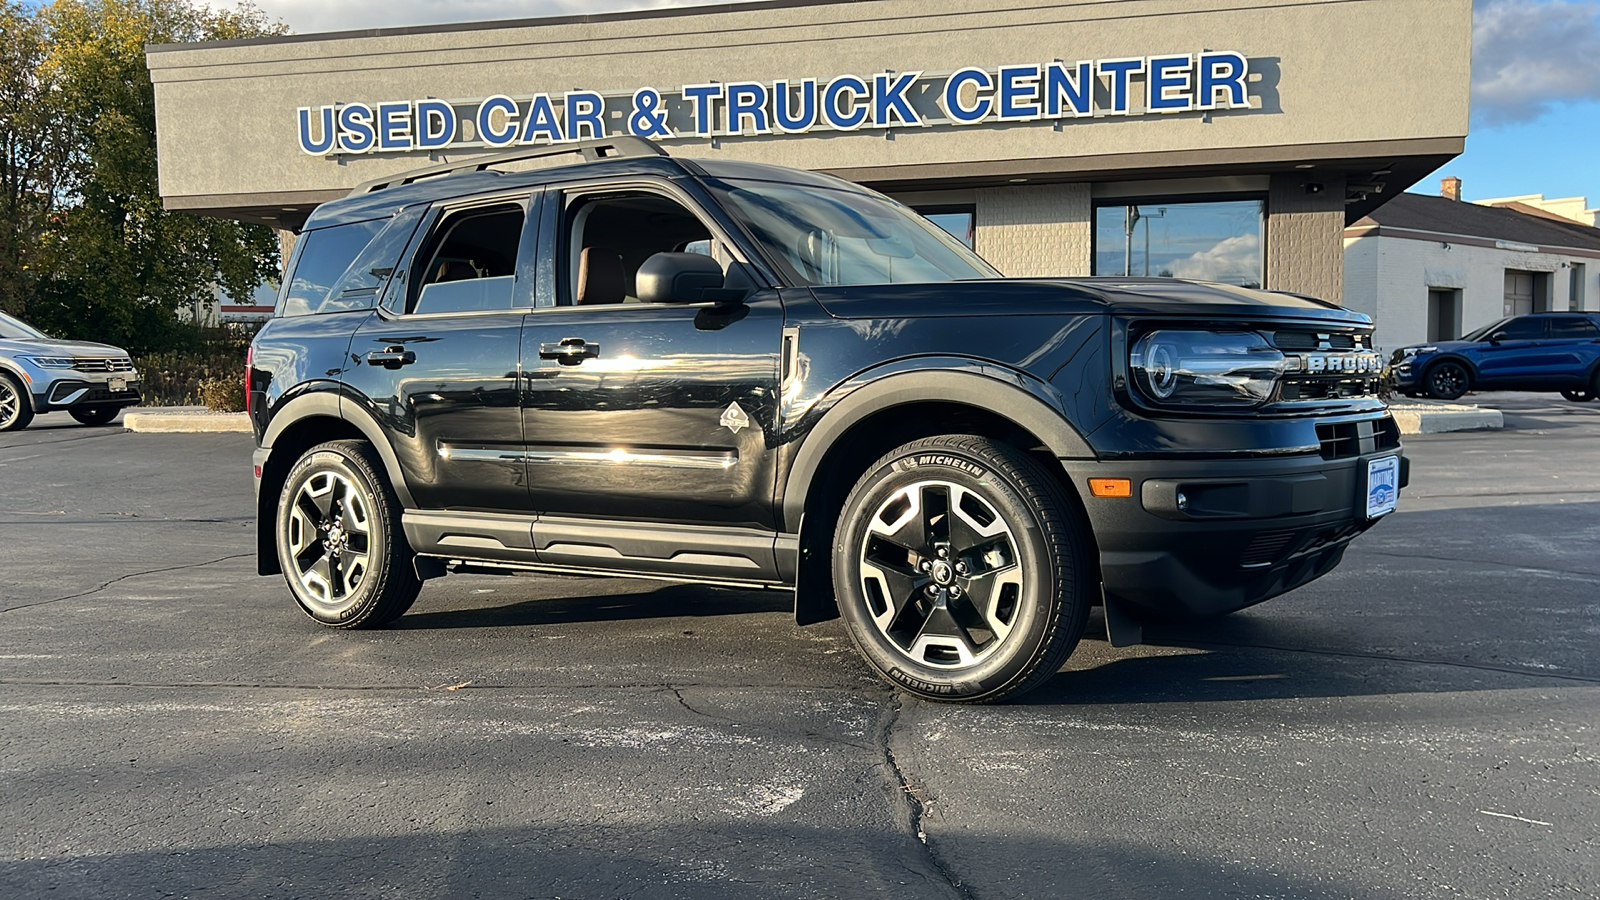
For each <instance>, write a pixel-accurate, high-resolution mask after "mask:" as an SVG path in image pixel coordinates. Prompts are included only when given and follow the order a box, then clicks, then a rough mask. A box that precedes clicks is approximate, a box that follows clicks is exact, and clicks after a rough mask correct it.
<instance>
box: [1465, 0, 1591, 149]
mask: <svg viewBox="0 0 1600 900" xmlns="http://www.w3.org/2000/svg"><path fill="white" fill-rule="evenodd" d="M1597 99H1600V2H1595V0H1581V2H1580V0H1542V2H1541V0H1482V2H1479V3H1478V5H1477V10H1476V12H1475V14H1474V15H1473V27H1472V106H1473V109H1472V111H1473V115H1474V116H1475V117H1476V118H1478V119H1479V121H1481V122H1482V123H1483V124H1485V125H1489V126H1494V125H1503V124H1507V123H1511V122H1526V121H1531V120H1533V119H1537V118H1539V117H1540V116H1542V115H1544V114H1545V113H1546V112H1548V111H1549V110H1550V107H1551V105H1552V104H1556V103H1561V102H1564V101H1572V100H1580V101H1581V100H1597Z"/></svg>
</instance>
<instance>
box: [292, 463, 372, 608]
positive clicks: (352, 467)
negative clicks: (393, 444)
mask: <svg viewBox="0 0 1600 900" xmlns="http://www.w3.org/2000/svg"><path fill="white" fill-rule="evenodd" d="M324 472H334V473H337V474H339V475H343V476H344V477H346V478H348V479H350V482H351V483H352V484H354V485H356V487H357V489H358V490H360V491H361V492H362V493H363V495H364V496H363V497H362V500H363V501H364V502H365V503H366V504H367V509H368V515H367V520H368V531H367V534H368V538H367V546H368V548H369V549H368V563H367V567H368V571H367V574H366V575H365V576H364V577H363V578H362V579H361V584H360V585H359V586H358V587H357V588H356V590H355V593H354V595H353V596H352V597H351V598H350V599H347V600H346V601H345V603H344V605H343V606H342V607H340V608H338V609H337V610H333V611H330V610H329V609H328V608H326V607H325V606H324V605H323V604H322V603H321V601H319V600H317V599H316V598H315V597H310V596H308V595H307V594H306V591H305V588H304V586H303V585H301V584H300V580H299V577H298V575H297V573H296V569H295V565H294V559H293V556H292V551H291V549H290V543H289V514H290V511H291V509H292V507H293V503H294V498H295V496H296V495H297V494H298V493H299V492H300V488H301V487H303V486H304V485H305V483H306V482H307V481H310V480H311V479H312V478H313V477H315V476H317V475H320V474H322V473H324ZM381 503H383V498H382V495H381V491H380V488H379V486H378V485H375V484H373V483H372V479H370V478H368V477H367V474H366V472H364V471H363V470H362V467H361V466H360V465H357V464H356V463H355V462H354V461H353V460H352V459H351V457H350V456H348V455H346V454H345V453H344V452H343V451H341V450H338V449H335V448H332V447H322V448H318V449H315V450H313V451H312V452H310V453H308V454H306V455H305V456H304V457H302V458H301V459H300V461H299V462H297V463H295V466H294V468H293V469H291V470H290V472H289V477H288V478H287V479H286V480H285V481H284V484H283V493H282V494H280V495H279V497H278V515H277V518H276V520H275V522H274V523H273V527H274V528H276V529H277V531H276V534H275V537H276V543H277V545H278V564H279V565H280V566H281V567H282V568H283V574H284V580H285V581H286V582H288V585H289V592H290V593H292V594H293V595H294V599H295V602H296V603H298V604H299V605H300V608H301V609H302V610H304V611H305V613H306V615H309V616H310V617H311V618H313V619H316V620H317V621H318V622H322V623H323V624H326V625H335V626H340V627H347V628H348V627H352V626H355V625H358V624H360V623H361V622H362V620H364V619H365V618H366V617H367V616H369V615H371V614H372V611H373V608H374V607H375V606H376V605H377V602H378V599H379V590H380V586H381V585H382V584H383V583H384V581H385V578H384V576H385V575H387V569H388V568H389V567H390V566H392V565H394V560H393V559H391V558H390V557H391V553H390V549H389V548H390V539H389V534H388V532H387V527H388V521H387V517H386V516H384V515H382V514H381V510H380V508H379V504H381Z"/></svg>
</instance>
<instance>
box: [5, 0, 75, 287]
mask: <svg viewBox="0 0 1600 900" xmlns="http://www.w3.org/2000/svg"><path fill="white" fill-rule="evenodd" d="M47 55H48V47H47V44H46V42H45V35H44V29H43V28H42V27H41V24H40V22H39V21H38V19H37V18H36V17H35V16H34V15H32V14H31V13H30V12H29V11H28V10H26V9H25V8H24V7H23V6H21V5H20V4H19V3H14V2H11V0H4V2H0V223H4V224H3V225H0V310H4V311H7V312H12V313H16V314H18V315H26V314H27V312H28V299H29V298H30V297H31V296H32V295H33V292H34V288H35V286H36V284H37V275H38V269H37V255H38V250H39V241H40V236H41V234H42V233H43V231H44V227H45V222H46V219H47V217H48V215H49V213H50V210H51V205H52V201H53V198H54V196H55V193H56V188H57V184H56V177H57V175H58V173H59V172H60V169H61V166H60V161H61V160H60V156H61V152H62V149H63V147H64V143H63V142H62V141H60V140H59V139H58V132H57V131H56V130H55V129H53V128H51V127H50V125H51V123H50V115H49V109H50V104H51V100H52V98H53V89H52V88H53V86H52V85H51V84H49V83H48V82H47V81H45V80H44V79H43V78H42V74H43V73H42V68H43V64H44V61H45V58H46V56H47Z"/></svg>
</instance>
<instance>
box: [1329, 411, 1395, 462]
mask: <svg viewBox="0 0 1600 900" xmlns="http://www.w3.org/2000/svg"><path fill="white" fill-rule="evenodd" d="M1317 441H1318V442H1319V443H1320V445H1321V446H1320V448H1319V449H1320V451H1321V453H1322V458H1323V459H1327V460H1335V459H1353V458H1355V457H1357V456H1362V455H1364V454H1368V453H1381V452H1383V451H1384V450H1393V449H1395V448H1396V447H1398V446H1400V426H1398V425H1396V424H1395V422H1394V419H1393V418H1392V417H1390V416H1384V417H1383V418H1381V419H1378V420H1377V421H1373V420H1371V419H1368V420H1367V421H1364V422H1324V423H1322V424H1320V425H1318V426H1317Z"/></svg>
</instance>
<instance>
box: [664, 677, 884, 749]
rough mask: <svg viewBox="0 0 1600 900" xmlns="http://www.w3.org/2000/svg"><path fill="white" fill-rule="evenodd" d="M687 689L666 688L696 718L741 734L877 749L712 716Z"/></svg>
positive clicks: (838, 739) (865, 745)
mask: <svg viewBox="0 0 1600 900" xmlns="http://www.w3.org/2000/svg"><path fill="white" fill-rule="evenodd" d="M687 687H691V685H673V684H669V685H666V686H665V688H666V690H667V691H669V692H670V693H671V694H672V696H673V697H674V698H675V699H676V700H677V701H678V705H679V706H681V707H683V708H684V709H686V710H688V711H689V712H690V713H692V714H694V715H696V716H699V717H700V718H702V719H708V720H710V721H712V722H720V723H722V724H724V725H736V726H738V727H739V731H740V733H741V734H751V733H754V732H763V733H766V734H775V735H782V736H785V737H790V738H804V739H807V740H813V741H820V742H822V743H825V744H840V745H842V746H845V747H854V748H855V749H857V750H868V751H870V750H873V749H875V748H873V747H872V746H870V745H867V744H858V743H856V742H855V741H847V740H844V739H843V738H833V737H828V736H827V735H824V734H817V733H815V732H810V731H807V732H799V731H789V730H785V729H782V728H766V727H763V726H760V725H752V724H751V723H749V722H741V721H739V720H738V719H730V718H727V717H725V716H717V715H712V714H711V713H708V712H704V711H702V710H698V709H695V708H694V707H693V706H692V705H690V703H689V701H688V699H687V698H685V697H684V696H683V690H682V688H687ZM693 687H699V688H704V687H707V685H693Z"/></svg>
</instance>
